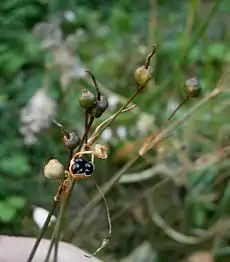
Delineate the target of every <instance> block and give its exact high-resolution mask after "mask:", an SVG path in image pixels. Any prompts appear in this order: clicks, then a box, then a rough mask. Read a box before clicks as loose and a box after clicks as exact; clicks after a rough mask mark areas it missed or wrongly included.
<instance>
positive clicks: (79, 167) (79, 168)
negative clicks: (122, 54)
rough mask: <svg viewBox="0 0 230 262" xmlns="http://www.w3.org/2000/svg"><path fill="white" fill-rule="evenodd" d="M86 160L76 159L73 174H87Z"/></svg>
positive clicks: (72, 169) (72, 168) (72, 167)
mask: <svg viewBox="0 0 230 262" xmlns="http://www.w3.org/2000/svg"><path fill="white" fill-rule="evenodd" d="M85 164H86V160H85V159H84V158H82V157H79V158H77V159H75V161H74V164H73V165H72V166H71V171H72V173H73V174H82V173H84V172H85Z"/></svg>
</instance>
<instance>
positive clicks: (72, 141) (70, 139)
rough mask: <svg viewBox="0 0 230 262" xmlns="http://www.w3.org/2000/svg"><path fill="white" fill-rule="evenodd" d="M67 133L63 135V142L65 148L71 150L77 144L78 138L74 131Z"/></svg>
mask: <svg viewBox="0 0 230 262" xmlns="http://www.w3.org/2000/svg"><path fill="white" fill-rule="evenodd" d="M68 135H69V136H67V135H64V137H63V143H64V146H65V147H66V148H68V149H70V150H73V149H75V148H76V147H77V146H78V145H79V143H80V138H79V136H78V135H77V134H76V133H75V132H71V133H69V134H68Z"/></svg>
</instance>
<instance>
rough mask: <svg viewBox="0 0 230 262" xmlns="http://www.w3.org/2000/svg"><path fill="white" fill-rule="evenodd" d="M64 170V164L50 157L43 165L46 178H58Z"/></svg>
mask: <svg viewBox="0 0 230 262" xmlns="http://www.w3.org/2000/svg"><path fill="white" fill-rule="evenodd" d="M64 170H65V169H64V166H63V165H62V164H61V163H60V162H59V161H58V160H57V159H51V160H49V162H48V163H47V164H46V165H45V167H44V175H45V177H47V178H48V179H54V178H55V179H58V178H61V177H62V176H63V174H64Z"/></svg>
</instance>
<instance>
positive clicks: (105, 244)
mask: <svg viewBox="0 0 230 262" xmlns="http://www.w3.org/2000/svg"><path fill="white" fill-rule="evenodd" d="M94 182H95V185H96V187H97V190H98V192H99V193H100V195H101V197H102V199H103V201H104V204H105V209H106V216H107V221H108V233H107V235H106V237H105V238H104V239H103V241H102V243H101V245H100V247H99V248H97V250H96V251H95V252H94V253H93V254H91V255H85V257H88V258H90V257H92V256H95V255H96V254H97V253H98V252H100V251H101V250H102V249H103V248H105V247H106V246H107V245H108V243H109V240H110V237H111V234H112V225H111V218H110V212H109V207H108V204H107V201H106V198H105V196H104V194H103V192H102V190H101V188H100V186H99V185H98V184H97V181H96V180H95V179H94Z"/></svg>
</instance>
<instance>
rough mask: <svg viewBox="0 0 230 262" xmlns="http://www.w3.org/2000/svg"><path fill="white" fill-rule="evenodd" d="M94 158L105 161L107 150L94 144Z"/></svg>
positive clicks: (103, 146)
mask: <svg viewBox="0 0 230 262" xmlns="http://www.w3.org/2000/svg"><path fill="white" fill-rule="evenodd" d="M94 150H95V156H96V157H98V158H101V159H106V158H107V157H108V155H107V150H108V148H107V147H106V146H105V145H100V144H96V145H95V147H94Z"/></svg>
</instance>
